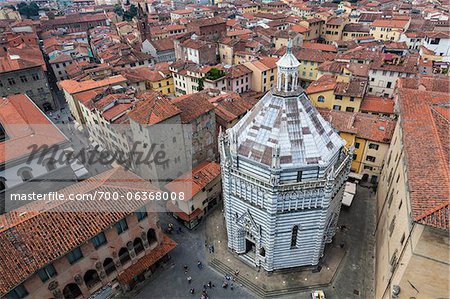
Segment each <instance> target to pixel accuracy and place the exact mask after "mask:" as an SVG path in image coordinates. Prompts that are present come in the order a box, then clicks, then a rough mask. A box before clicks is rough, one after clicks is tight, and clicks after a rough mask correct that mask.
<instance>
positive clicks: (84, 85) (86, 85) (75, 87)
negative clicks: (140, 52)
mask: <svg viewBox="0 0 450 299" xmlns="http://www.w3.org/2000/svg"><path fill="white" fill-rule="evenodd" d="M124 82H126V79H125V77H123V76H122V75H117V76H111V77H108V78H106V79H102V80H98V81H94V80H86V81H81V82H77V81H75V80H71V79H70V80H63V81H60V82H58V84H59V86H60V87H61V88H62V89H64V90H66V91H67V92H68V93H70V94H75V93H79V92H83V91H88V90H91V89H95V88H99V87H104V86H110V85H115V84H120V83H124Z"/></svg>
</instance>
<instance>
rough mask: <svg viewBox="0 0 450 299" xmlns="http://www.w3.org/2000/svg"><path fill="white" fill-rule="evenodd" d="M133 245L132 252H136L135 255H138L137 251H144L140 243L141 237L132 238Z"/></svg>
mask: <svg viewBox="0 0 450 299" xmlns="http://www.w3.org/2000/svg"><path fill="white" fill-rule="evenodd" d="M133 247H134V252H135V253H136V255H138V254H139V253H141V252H142V251H144V244H143V243H142V240H141V238H136V239H134V242H133Z"/></svg>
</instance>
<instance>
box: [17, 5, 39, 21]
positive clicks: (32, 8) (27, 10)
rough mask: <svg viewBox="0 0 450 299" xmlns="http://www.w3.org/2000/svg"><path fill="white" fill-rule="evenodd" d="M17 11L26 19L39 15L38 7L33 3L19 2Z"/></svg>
mask: <svg viewBox="0 0 450 299" xmlns="http://www.w3.org/2000/svg"><path fill="white" fill-rule="evenodd" d="M17 9H18V11H19V13H20V14H21V15H22V16H25V17H26V18H30V17H37V16H38V15H39V6H38V5H37V4H36V3H34V2H31V3H25V2H20V3H19V4H17Z"/></svg>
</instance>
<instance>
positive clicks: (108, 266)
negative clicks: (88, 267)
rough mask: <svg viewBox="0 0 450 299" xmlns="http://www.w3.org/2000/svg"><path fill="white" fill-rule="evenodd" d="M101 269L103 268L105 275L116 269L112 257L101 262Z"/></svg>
mask: <svg viewBox="0 0 450 299" xmlns="http://www.w3.org/2000/svg"><path fill="white" fill-rule="evenodd" d="M103 269H105V273H106V275H110V274H111V273H113V272H114V271H115V270H116V265H114V262H113V259H112V258H110V257H108V258H106V259H105V261H104V262H103Z"/></svg>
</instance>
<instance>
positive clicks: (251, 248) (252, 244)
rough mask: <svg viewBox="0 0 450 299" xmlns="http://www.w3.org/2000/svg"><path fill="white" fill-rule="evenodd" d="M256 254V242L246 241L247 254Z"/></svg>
mask: <svg viewBox="0 0 450 299" xmlns="http://www.w3.org/2000/svg"><path fill="white" fill-rule="evenodd" d="M255 252H256V247H255V242H253V241H251V240H249V239H245V253H246V254H247V253H250V254H255Z"/></svg>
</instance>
